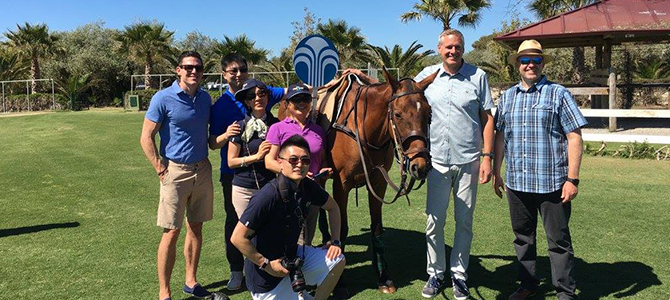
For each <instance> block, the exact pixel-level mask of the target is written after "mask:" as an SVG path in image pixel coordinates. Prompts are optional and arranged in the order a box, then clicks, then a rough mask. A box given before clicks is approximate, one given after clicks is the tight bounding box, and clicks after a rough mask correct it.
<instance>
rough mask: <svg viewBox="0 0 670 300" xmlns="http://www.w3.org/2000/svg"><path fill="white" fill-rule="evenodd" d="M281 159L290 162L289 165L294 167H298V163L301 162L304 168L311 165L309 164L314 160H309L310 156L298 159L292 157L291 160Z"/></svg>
mask: <svg viewBox="0 0 670 300" xmlns="http://www.w3.org/2000/svg"><path fill="white" fill-rule="evenodd" d="M279 158H280V159H283V160H285V161H288V163H289V164H291V165H294V166H295V165H297V164H298V162H301V163H302V165H303V166H306V165H309V163H311V162H312V160H311V159H310V158H309V156H301V157H297V156H295V155H292V156H291V157H289V158H283V157H281V156H279Z"/></svg>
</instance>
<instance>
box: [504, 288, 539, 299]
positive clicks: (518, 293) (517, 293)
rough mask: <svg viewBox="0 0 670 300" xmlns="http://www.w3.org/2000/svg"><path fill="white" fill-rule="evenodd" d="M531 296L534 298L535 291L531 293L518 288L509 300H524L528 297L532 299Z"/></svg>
mask: <svg viewBox="0 0 670 300" xmlns="http://www.w3.org/2000/svg"><path fill="white" fill-rule="evenodd" d="M532 296H535V291H531V290H529V289H526V288H523V287H519V288H518V289H516V291H515V292H514V294H512V295H511V296H509V300H524V299H526V298H528V297H532Z"/></svg>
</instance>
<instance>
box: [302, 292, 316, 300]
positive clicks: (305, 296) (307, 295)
mask: <svg viewBox="0 0 670 300" xmlns="http://www.w3.org/2000/svg"><path fill="white" fill-rule="evenodd" d="M298 300H314V297H312V295H310V293H308V292H307V291H302V293H300V294H298Z"/></svg>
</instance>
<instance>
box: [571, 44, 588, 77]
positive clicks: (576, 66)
mask: <svg viewBox="0 0 670 300" xmlns="http://www.w3.org/2000/svg"><path fill="white" fill-rule="evenodd" d="M587 73H588V68H587V67H586V63H585V61H584V47H575V48H573V49H572V81H573V82H574V83H576V84H584V83H586V74H587Z"/></svg>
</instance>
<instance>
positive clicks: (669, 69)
mask: <svg viewBox="0 0 670 300" xmlns="http://www.w3.org/2000/svg"><path fill="white" fill-rule="evenodd" d="M633 76H634V77H635V78H636V79H664V78H668V77H670V63H668V62H667V61H663V59H661V58H660V57H657V56H651V57H647V58H646V59H642V60H636V62H635V69H634V71H633Z"/></svg>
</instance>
